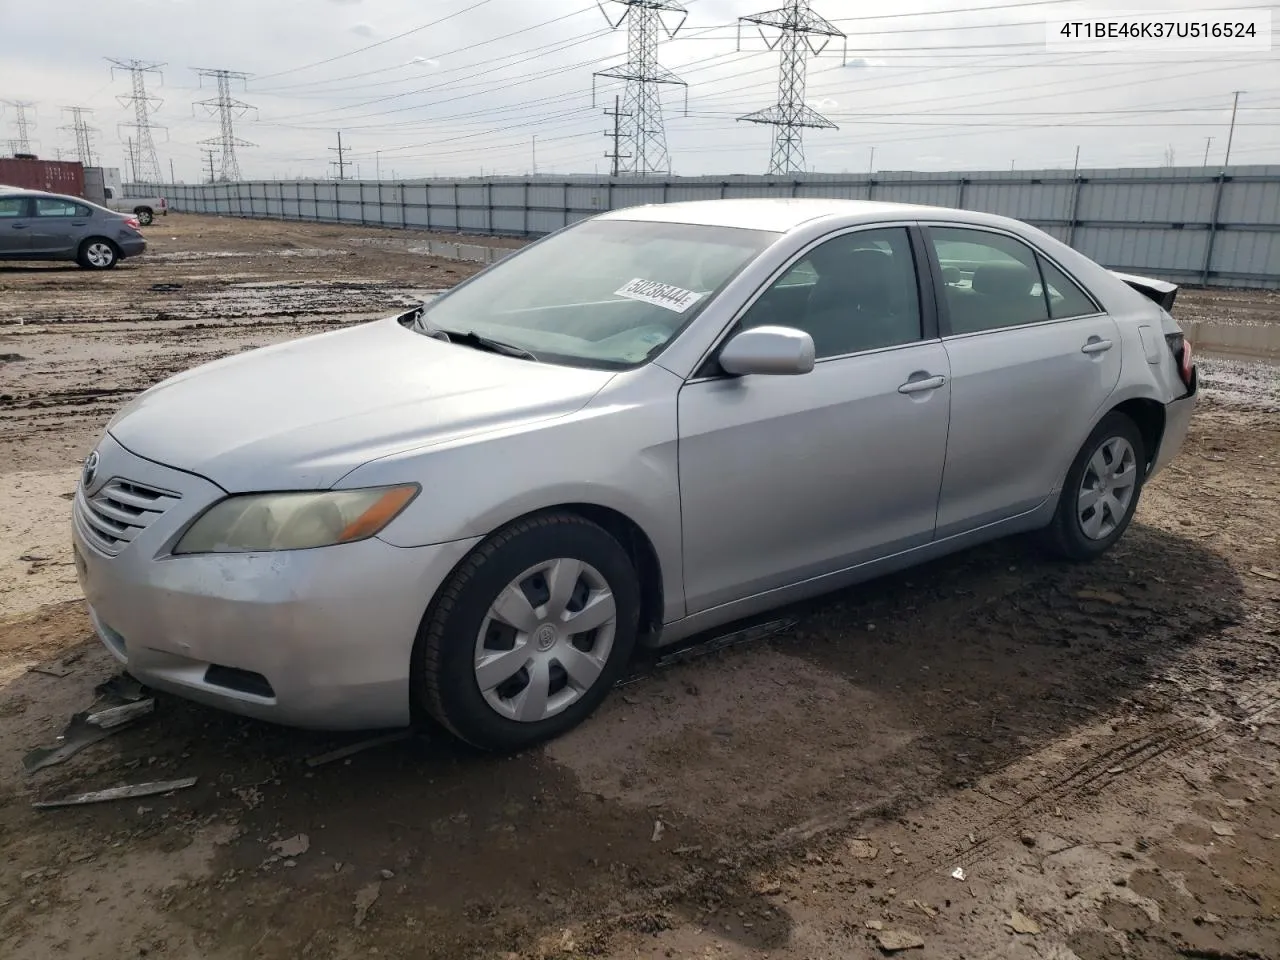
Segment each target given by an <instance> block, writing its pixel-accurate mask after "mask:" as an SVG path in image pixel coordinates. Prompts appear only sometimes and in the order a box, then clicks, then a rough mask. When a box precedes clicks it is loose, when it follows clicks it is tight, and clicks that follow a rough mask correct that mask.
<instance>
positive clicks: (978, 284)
mask: <svg viewBox="0 0 1280 960" xmlns="http://www.w3.org/2000/svg"><path fill="white" fill-rule="evenodd" d="M928 232H929V238H930V242H931V243H932V244H933V248H934V250H935V251H936V252H937V255H938V262H939V264H940V265H941V266H942V277H943V280H944V283H943V287H942V294H943V298H944V299H945V300H946V305H947V312H948V314H949V316H950V318H951V332H952V333H980V332H981V331H983V330H998V329H1000V328H1001V327H1014V326H1018V325H1019V324H1023V323H1037V322H1040V321H1044V320H1048V319H1049V310H1048V307H1047V306H1046V305H1045V298H1044V297H1043V296H1042V295H1041V291H1040V271H1039V268H1038V267H1037V266H1036V255H1035V254H1034V253H1033V252H1032V251H1031V248H1030V247H1028V246H1027V245H1026V244H1023V243H1019V242H1018V241H1017V240H1014V239H1013V238H1012V237H1006V236H1003V235H1002V234H998V233H987V232H986V231H985V230H968V229H961V228H956V227H930V228H929V231H928Z"/></svg>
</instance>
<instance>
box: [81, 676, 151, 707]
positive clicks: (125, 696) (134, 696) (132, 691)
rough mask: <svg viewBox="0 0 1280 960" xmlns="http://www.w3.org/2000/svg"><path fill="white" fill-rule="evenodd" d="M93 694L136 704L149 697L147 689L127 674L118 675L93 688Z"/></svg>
mask: <svg viewBox="0 0 1280 960" xmlns="http://www.w3.org/2000/svg"><path fill="white" fill-rule="evenodd" d="M93 692H94V693H96V694H97V695H98V696H100V697H105V698H107V699H108V700H115V701H117V702H119V703H136V702H137V701H139V700H141V699H143V698H144V697H145V696H146V695H147V688H146V687H144V686H143V685H142V684H141V683H139V682H138V681H137V680H135V679H134V678H133V677H132V676H130V675H129V674H127V673H117V674H116V675H115V676H114V677H111V678H110V679H109V680H104V681H103V682H102V683H100V684H98V685H97V686H96V687H94V688H93Z"/></svg>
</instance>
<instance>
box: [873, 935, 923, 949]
mask: <svg viewBox="0 0 1280 960" xmlns="http://www.w3.org/2000/svg"><path fill="white" fill-rule="evenodd" d="M876 942H877V943H879V944H880V949H881V950H883V951H884V952H885V953H897V952H898V951H899V950H916V949H919V948H920V947H923V946H924V940H923V938H921V937H920V935H919V934H917V933H913V932H911V931H910V930H885V931H884V932H883V933H879V934H876Z"/></svg>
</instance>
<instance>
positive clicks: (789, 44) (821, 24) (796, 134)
mask: <svg viewBox="0 0 1280 960" xmlns="http://www.w3.org/2000/svg"><path fill="white" fill-rule="evenodd" d="M744 23H752V24H755V25H756V27H757V28H758V29H759V30H760V36H761V37H763V38H764V41H765V43H766V44H767V45H768V47H769V49H770V50H780V51H781V61H782V62H781V66H780V69H779V72H778V102H777V103H776V104H774V105H773V106H772V107H767V108H765V109H764V110H758V111H756V112H755V113H749V114H747V115H746V116H745V117H739V118H738V119H739V120H746V121H747V122H749V123H765V124H768V125H770V126H772V127H776V128H777V132H776V133H775V135H774V139H773V157H772V158H771V159H770V161H769V175H770V176H787V175H790V174H796V173H805V172H806V168H805V163H804V139H803V131H804V128H805V127H811V128H814V129H819V130H836V129H838V128H837V127H836V125H835V124H834V123H832V122H831V121H830V120H828V119H827V118H826V117H824V116H823V115H822V114H820V113H818V112H817V111H816V110H814V109H813V108H812V107H810V106H809V105H808V104H806V103H805V102H804V94H805V74H806V66H807V63H806V61H807V60H808V57H809V55H810V54H812V55H813V56H815V57H816V56H817V55H818V54H820V53H822V51H823V50H825V49H826V47H827V44H828V43H830V42H831V39H832V38H833V37H840V38H841V39H842V40H845V47H846V56H847V52H848V39H847V38H846V37H845V35H844V33H843V32H842V31H841V30H840V29H839V28H838V27H836V26H835V25H834V24H832V23H831V22H830V21H828V20H824V19H823V18H822V17H820V16H819V15H818V14H816V13H814V12H813V11H812V10H810V9H809V0H788V2H787V5H786V6H784V7H781V8H779V9H777V10H768V11H766V12H764V13H757V14H754V15H752V16H749V17H739V18H738V45H739V47H741V45H742V25H743V24H744ZM765 27H774V28H776V29H777V30H778V31H779V32H778V35H777V36H776V37H775V38H774V39H773V41H772V42H770V41H769V37H768V35H767V34H766V33H765ZM819 38H821V42H819Z"/></svg>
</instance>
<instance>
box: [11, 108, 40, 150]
mask: <svg viewBox="0 0 1280 960" xmlns="http://www.w3.org/2000/svg"><path fill="white" fill-rule="evenodd" d="M4 103H5V106H9V107H13V113H14V117H13V125H14V127H15V128H16V129H17V131H18V135H17V136H16V137H13V138H11V139H10V140H9V152H10V153H13V154H14V155H15V156H16V155H17V154H19V153H30V152H31V128H32V127H34V126H35V125H36V124H35V121H34V120H31V119H30V118H29V117H28V116H27V111H28V110H32V111H34V110H35V104H34V103H30V102H29V101H26V100H5V101H4Z"/></svg>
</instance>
